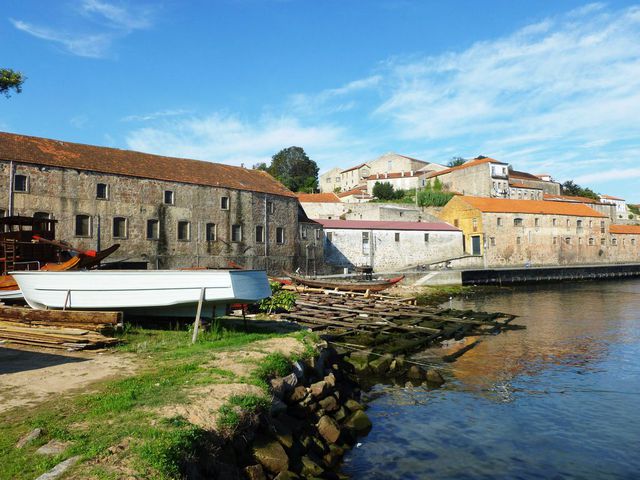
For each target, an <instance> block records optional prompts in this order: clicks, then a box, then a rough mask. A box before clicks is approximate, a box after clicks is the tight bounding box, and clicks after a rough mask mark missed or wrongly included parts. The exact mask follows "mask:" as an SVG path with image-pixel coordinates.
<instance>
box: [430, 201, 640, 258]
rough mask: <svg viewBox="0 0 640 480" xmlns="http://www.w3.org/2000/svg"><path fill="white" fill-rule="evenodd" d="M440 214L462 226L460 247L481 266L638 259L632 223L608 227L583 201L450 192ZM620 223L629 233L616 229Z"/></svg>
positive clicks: (450, 221)
mask: <svg viewBox="0 0 640 480" xmlns="http://www.w3.org/2000/svg"><path fill="white" fill-rule="evenodd" d="M441 218H442V219H443V220H445V221H446V222H449V223H452V224H453V225H454V226H456V227H459V228H460V229H462V231H463V233H464V242H465V250H466V251H467V252H468V253H471V254H474V255H483V256H484V263H485V266H487V267H499V266H522V265H580V264H583V265H584V264H596V263H623V262H637V261H638V260H639V257H638V245H637V244H638V238H637V236H636V235H637V233H636V230H634V228H635V229H638V227H630V226H613V225H611V220H610V218H609V217H608V216H607V215H605V214H603V213H600V212H597V211H596V210H594V209H593V208H590V207H589V206H587V205H584V204H579V203H569V202H556V201H535V200H509V199H496V198H482V197H468V196H456V197H454V198H452V199H451V201H450V202H449V203H448V204H447V205H446V206H445V207H444V209H443V210H442V213H441ZM625 227H627V228H629V227H630V228H631V230H633V231H628V232H626V231H625V232H624V233H623V232H622V231H619V230H617V228H625ZM639 230H640V229H639ZM627 235H628V237H627ZM622 238H624V245H623V244H622ZM627 239H628V240H627ZM632 240H633V241H632Z"/></svg>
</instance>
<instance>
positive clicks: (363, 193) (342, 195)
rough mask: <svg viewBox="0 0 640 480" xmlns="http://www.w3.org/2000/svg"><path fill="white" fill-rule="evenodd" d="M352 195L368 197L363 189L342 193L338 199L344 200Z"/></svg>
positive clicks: (353, 189)
mask: <svg viewBox="0 0 640 480" xmlns="http://www.w3.org/2000/svg"><path fill="white" fill-rule="evenodd" d="M350 195H368V194H367V191H366V190H365V189H363V188H352V189H351V190H347V191H346V192H340V193H339V194H338V197H340V198H344V197H348V196H350Z"/></svg>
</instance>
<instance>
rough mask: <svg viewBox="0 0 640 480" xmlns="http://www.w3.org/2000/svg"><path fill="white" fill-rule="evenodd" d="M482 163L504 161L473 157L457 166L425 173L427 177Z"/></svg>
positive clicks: (502, 163)
mask: <svg viewBox="0 0 640 480" xmlns="http://www.w3.org/2000/svg"><path fill="white" fill-rule="evenodd" d="M484 163H499V164H501V165H506V163H504V162H500V161H498V160H495V159H493V158H490V157H483V158H474V159H473V160H469V161H468V162H466V163H463V164H462V165H458V166H457V167H451V168H447V169H446V170H440V171H439V172H433V173H430V174H429V175H427V178H432V177H437V176H439V175H443V174H445V173H450V172H453V171H457V170H464V169H465V168H469V167H475V166H477V165H482V164H484Z"/></svg>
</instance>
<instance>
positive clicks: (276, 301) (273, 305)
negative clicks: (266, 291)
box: [258, 282, 296, 313]
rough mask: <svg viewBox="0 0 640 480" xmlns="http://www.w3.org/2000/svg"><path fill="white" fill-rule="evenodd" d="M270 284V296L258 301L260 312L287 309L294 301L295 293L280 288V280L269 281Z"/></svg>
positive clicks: (291, 306)
mask: <svg viewBox="0 0 640 480" xmlns="http://www.w3.org/2000/svg"><path fill="white" fill-rule="evenodd" d="M269 284H270V285H271V296H270V297H269V298H265V299H264V300H261V301H260V305H259V306H258V308H259V309H260V311H261V312H266V313H272V312H277V311H278V310H286V311H289V310H291V308H293V305H294V304H295V303H296V295H295V294H294V293H293V292H288V291H286V290H283V289H282V284H281V283H280V282H269Z"/></svg>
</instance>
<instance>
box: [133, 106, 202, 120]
mask: <svg viewBox="0 0 640 480" xmlns="http://www.w3.org/2000/svg"><path fill="white" fill-rule="evenodd" d="M188 113H191V112H190V110H184V109H179V108H178V109H167V110H158V111H157V112H151V113H145V114H142V115H127V116H126V117H123V118H122V119H121V120H122V121H123V122H148V121H151V120H157V119H159V118H164V117H178V116H181V115H187V114H188Z"/></svg>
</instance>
